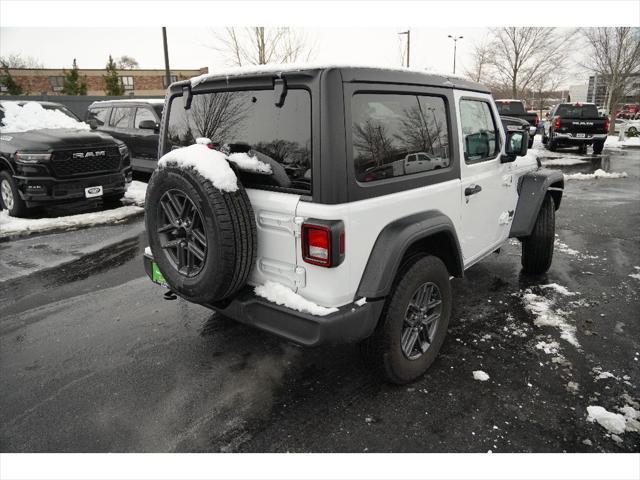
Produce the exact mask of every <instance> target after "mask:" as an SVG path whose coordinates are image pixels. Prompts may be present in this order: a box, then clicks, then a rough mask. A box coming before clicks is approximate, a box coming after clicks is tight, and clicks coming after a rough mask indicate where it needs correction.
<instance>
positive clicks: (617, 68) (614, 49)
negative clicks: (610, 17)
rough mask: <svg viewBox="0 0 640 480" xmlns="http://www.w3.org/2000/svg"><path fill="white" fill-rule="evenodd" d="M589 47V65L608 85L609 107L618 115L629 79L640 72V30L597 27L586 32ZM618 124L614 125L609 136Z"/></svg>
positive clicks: (584, 31)
mask: <svg viewBox="0 0 640 480" xmlns="http://www.w3.org/2000/svg"><path fill="white" fill-rule="evenodd" d="M582 33H583V36H584V38H585V40H586V42H587V45H588V47H589V50H588V54H587V58H588V60H587V64H586V65H587V66H588V68H589V69H590V70H592V71H593V72H594V73H596V74H598V75H599V76H601V78H603V79H604V80H605V81H606V82H607V83H608V88H607V90H608V104H607V105H606V107H607V108H608V110H609V112H610V113H614V112H615V107H616V104H617V103H618V102H619V101H620V99H621V98H622V97H624V96H625V94H626V93H627V89H628V88H629V83H630V82H629V78H630V77H631V75H633V74H637V73H640V28H637V27H597V28H587V29H584V30H582ZM614 127H615V125H614V122H611V124H610V126H609V128H610V130H609V133H613V129H614Z"/></svg>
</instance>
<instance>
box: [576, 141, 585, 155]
mask: <svg viewBox="0 0 640 480" xmlns="http://www.w3.org/2000/svg"><path fill="white" fill-rule="evenodd" d="M578 153H581V154H582V155H586V153H587V144H586V143H581V144H580V145H579V146H578Z"/></svg>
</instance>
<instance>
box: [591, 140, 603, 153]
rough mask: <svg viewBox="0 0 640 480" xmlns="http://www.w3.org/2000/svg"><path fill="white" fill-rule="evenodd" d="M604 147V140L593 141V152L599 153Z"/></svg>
mask: <svg viewBox="0 0 640 480" xmlns="http://www.w3.org/2000/svg"><path fill="white" fill-rule="evenodd" d="M603 148H604V142H593V153H594V154H596V155H599V154H601V153H602V149H603Z"/></svg>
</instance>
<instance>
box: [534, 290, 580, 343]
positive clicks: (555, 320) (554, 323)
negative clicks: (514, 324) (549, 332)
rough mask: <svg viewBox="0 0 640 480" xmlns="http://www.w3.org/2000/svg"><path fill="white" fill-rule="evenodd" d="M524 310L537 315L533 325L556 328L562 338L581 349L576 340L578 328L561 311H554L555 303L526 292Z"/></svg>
mask: <svg viewBox="0 0 640 480" xmlns="http://www.w3.org/2000/svg"><path fill="white" fill-rule="evenodd" d="M522 302H523V304H524V309H525V310H526V311H527V312H529V313H531V314H533V315H535V317H536V318H535V319H534V320H533V324H534V325H536V326H537V327H555V328H558V329H559V330H560V338H562V339H563V340H566V341H567V342H569V343H570V344H571V345H573V346H574V347H576V348H580V344H579V343H578V339H577V338H576V327H575V326H574V325H571V324H570V323H568V322H567V320H566V318H564V317H563V316H562V315H561V314H560V313H561V312H560V310H556V311H554V310H553V301H551V300H548V299H547V298H545V297H542V296H540V295H536V294H535V293H532V292H531V290H526V293H525V294H524V295H523V296H522Z"/></svg>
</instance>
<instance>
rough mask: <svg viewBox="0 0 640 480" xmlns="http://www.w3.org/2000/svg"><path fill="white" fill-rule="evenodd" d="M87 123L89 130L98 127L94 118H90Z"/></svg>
mask: <svg viewBox="0 0 640 480" xmlns="http://www.w3.org/2000/svg"><path fill="white" fill-rule="evenodd" d="M87 123H88V124H89V128H90V129H91V130H97V129H98V122H97V121H96V119H95V118H90V119H89V120H88V121H87Z"/></svg>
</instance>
